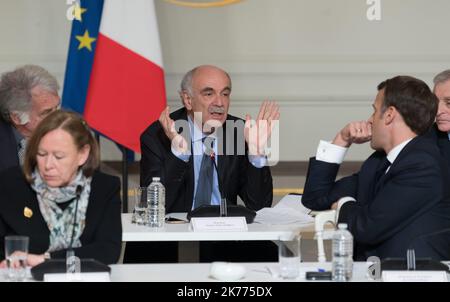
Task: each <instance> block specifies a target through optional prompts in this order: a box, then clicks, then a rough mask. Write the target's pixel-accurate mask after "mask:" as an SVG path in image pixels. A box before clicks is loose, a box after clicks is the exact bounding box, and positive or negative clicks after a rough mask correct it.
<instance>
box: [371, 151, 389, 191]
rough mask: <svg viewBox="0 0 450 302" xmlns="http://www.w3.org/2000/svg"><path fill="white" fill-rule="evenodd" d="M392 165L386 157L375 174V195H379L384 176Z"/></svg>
mask: <svg viewBox="0 0 450 302" xmlns="http://www.w3.org/2000/svg"><path fill="white" fill-rule="evenodd" d="M390 165H391V162H390V161H389V160H388V159H387V157H385V158H384V159H383V160H382V161H381V162H380V164H379V165H378V167H377V170H376V172H375V182H374V195H376V194H377V193H378V191H379V190H380V186H381V183H382V182H381V180H382V178H383V176H384V175H385V174H386V170H387V168H388V167H389V166H390Z"/></svg>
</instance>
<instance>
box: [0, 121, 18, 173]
mask: <svg viewBox="0 0 450 302" xmlns="http://www.w3.org/2000/svg"><path fill="white" fill-rule="evenodd" d="M18 165H19V158H18V156H17V142H16V139H15V137H14V133H13V130H12V128H11V125H10V124H8V123H6V122H4V121H3V120H2V119H1V118H0V172H1V171H3V170H6V169H8V168H10V167H14V166H18Z"/></svg>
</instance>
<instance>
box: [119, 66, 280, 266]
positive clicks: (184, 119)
mask: <svg viewBox="0 0 450 302" xmlns="http://www.w3.org/2000/svg"><path fill="white" fill-rule="evenodd" d="M230 95H231V79H230V76H229V75H228V73H226V72H225V71H223V70H222V69H220V68H218V67H215V66H211V65H203V66H198V67H196V68H194V69H192V70H191V71H189V72H188V73H186V75H185V76H184V78H183V80H182V82H181V89H180V96H181V99H182V102H183V105H184V107H183V108H182V109H179V110H177V111H175V112H173V113H171V114H170V112H169V108H168V107H167V108H166V109H165V110H164V111H163V112H162V113H161V117H160V119H159V121H157V122H155V123H153V124H152V125H150V126H149V127H148V128H147V129H146V130H145V131H144V133H143V134H142V135H141V149H142V158H141V186H148V185H149V184H150V182H151V180H152V177H160V178H161V181H162V183H163V184H164V186H165V187H166V211H167V212H169V213H170V212H189V211H191V210H193V209H195V208H197V207H198V206H201V205H218V204H219V203H220V198H221V193H222V194H223V195H224V196H225V197H226V199H227V201H228V202H229V203H231V204H236V203H237V198H238V196H239V197H240V198H241V199H242V201H243V202H244V204H245V206H246V207H248V208H250V209H252V210H259V209H261V208H263V207H270V206H271V204H272V176H271V173H270V169H269V167H268V166H267V165H266V163H267V159H266V157H265V153H264V152H265V147H266V143H267V141H268V139H269V138H270V135H271V129H272V127H273V125H274V123H275V121H277V120H278V118H279V111H278V105H277V104H275V103H274V102H264V103H263V105H262V106H261V109H260V112H259V115H258V117H257V119H256V126H258V125H260V124H262V123H266V124H267V128H266V129H267V131H268V132H267V133H266V135H265V136H259V137H258V139H257V140H255V139H251V138H252V135H251V133H252V132H251V130H250V128H251V122H250V116H249V115H247V116H246V122H245V123H244V120H241V119H239V118H237V117H234V116H232V115H229V114H228V109H229V105H230ZM176 124H177V125H176ZM178 125H182V127H181V128H180V127H178ZM239 125H241V126H242V127H241V128H240V130H242V131H240V130H239ZM229 126H232V127H229ZM235 126H236V127H235ZM179 131H182V132H183V133H182V134H180V133H179ZM207 148H209V150H212V151H213V153H214V154H216V155H217V156H215V158H214V160H215V161H216V164H217V167H218V169H217V170H218V174H219V175H217V172H216V170H215V168H214V167H213V165H212V161H211V158H210V157H209V156H208V155H209V154H206V153H208V152H210V151H207ZM219 184H220V188H219ZM232 244H233V243H225V244H224V243H214V244H213V245H208V248H206V245H202V246H203V248H201V256H202V254H203V257H202V260H204V261H212V260H229V261H237V260H242V261H252V260H257V259H258V255H261V254H264V252H265V251H266V250H264V249H261V248H260V249H259V251H258V253H257V254H255V253H254V252H250V251H248V252H245V251H242V250H241V251H239V252H237V250H235V248H233V247H232V246H233V245H232ZM256 244H258V243H256ZM249 245H250V244H249ZM247 246H248V245H247ZM264 246H265V245H264ZM206 249H208V250H209V251H208V252H204V253H203V252H202V251H205V250H206ZM236 249H237V247H236ZM233 250H235V251H236V253H235V254H236V255H237V257H236V258H239V259H236V258H235V257H232V256H230V255H232V253H233ZM255 250H256V249H255ZM272 251H273V253H272V254H273V256H274V257H272V258H276V251H275V246H272ZM164 254H166V255H167V250H166V251H165V252H164ZM206 254H207V255H208V257H206V256H204V255H206ZM128 255H129V253H128ZM126 256H127V255H126ZM228 256H230V257H228ZM155 257H156V256H155ZM126 258H128V257H126ZM260 259H262V258H260ZM154 260H155V259H154Z"/></svg>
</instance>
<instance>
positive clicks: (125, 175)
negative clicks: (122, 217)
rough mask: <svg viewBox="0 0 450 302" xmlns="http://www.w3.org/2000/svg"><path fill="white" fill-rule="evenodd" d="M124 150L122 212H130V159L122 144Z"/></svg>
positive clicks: (121, 149) (121, 147)
mask: <svg viewBox="0 0 450 302" xmlns="http://www.w3.org/2000/svg"><path fill="white" fill-rule="evenodd" d="M120 151H122V212H123V213H128V160H127V148H125V147H124V146H122V145H120Z"/></svg>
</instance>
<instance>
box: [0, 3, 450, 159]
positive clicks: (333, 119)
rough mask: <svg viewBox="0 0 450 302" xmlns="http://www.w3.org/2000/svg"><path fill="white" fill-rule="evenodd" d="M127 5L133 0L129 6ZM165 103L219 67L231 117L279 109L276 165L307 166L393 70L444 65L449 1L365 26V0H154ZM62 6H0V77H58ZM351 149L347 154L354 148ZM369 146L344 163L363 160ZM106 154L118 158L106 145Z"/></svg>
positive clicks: (405, 8)
mask: <svg viewBox="0 0 450 302" xmlns="http://www.w3.org/2000/svg"><path fill="white" fill-rule="evenodd" d="M130 1H132V0H130ZM155 2H156V9H157V13H158V22H159V25H160V34H161V43H162V49H163V59H164V64H165V71H166V78H167V81H166V84H167V95H168V99H169V104H170V105H172V106H173V107H178V106H179V100H178V97H177V94H176V90H177V87H178V83H179V81H180V79H181V77H182V75H183V73H184V72H186V71H187V70H189V69H190V68H192V67H193V66H195V65H199V64H204V63H209V64H217V65H219V66H221V67H222V68H224V69H226V70H227V71H229V73H230V75H231V77H232V79H233V94H232V99H233V101H232V106H231V113H232V114H236V115H243V114H244V113H247V112H248V113H251V114H253V115H255V114H256V113H257V110H258V106H259V103H260V102H261V101H262V100H263V99H265V98H270V99H276V100H278V101H279V103H280V105H281V108H282V109H281V111H282V118H281V148H280V151H281V159H282V160H288V161H294V160H295V161H297V160H307V158H308V157H309V156H310V155H311V154H313V153H314V152H315V148H316V145H317V142H318V139H319V138H325V139H332V138H333V136H334V134H335V133H336V132H337V131H338V130H339V129H340V128H341V127H342V126H343V125H344V124H345V123H346V122H347V121H350V120H355V119H356V120H361V119H366V118H367V117H368V115H369V114H370V112H371V109H370V104H371V102H372V100H373V97H374V95H375V94H376V85H377V84H378V83H379V82H380V81H382V80H384V79H386V78H388V77H391V76H394V75H397V74H409V75H413V76H417V77H420V78H422V79H424V80H425V81H427V82H428V83H429V84H431V79H432V77H433V75H434V74H435V73H437V72H439V71H441V70H443V69H446V68H450V40H449V39H448V36H449V32H448V29H449V28H450V19H449V17H448V12H449V11H450V1H448V0H433V1H427V0H408V1H406V0H389V1H387V0H381V2H382V19H381V21H372V22H370V21H368V20H367V19H366V10H367V8H368V5H367V4H366V1H364V0H338V1H336V0H244V1H242V2H241V3H239V4H236V5H232V6H228V7H222V8H210V9H192V8H185V7H178V6H175V5H173V4H170V3H167V2H165V1H162V0H156V1H155ZM67 7H68V6H67V4H66V3H65V1H64V0H0V37H1V39H0V41H1V42H0V72H3V71H6V70H9V69H12V68H13V67H15V66H16V65H20V64H25V63H35V64H41V65H43V66H45V67H46V68H48V69H49V70H50V71H51V72H53V73H54V74H55V75H56V76H57V77H58V79H59V80H60V81H61V83H62V80H63V74H64V68H65V59H66V53H67V47H68V37H69V33H70V23H69V22H68V21H67V20H66V18H65V14H66V10H67ZM352 149H353V148H352ZM368 151H369V149H368V147H367V146H359V147H356V148H354V149H353V150H351V152H350V153H349V155H348V159H350V160H362V159H364V158H365V157H366V156H367V153H368ZM103 152H104V154H103V158H104V159H113V158H117V156H118V152H117V151H116V150H115V148H113V147H104V148H103Z"/></svg>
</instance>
